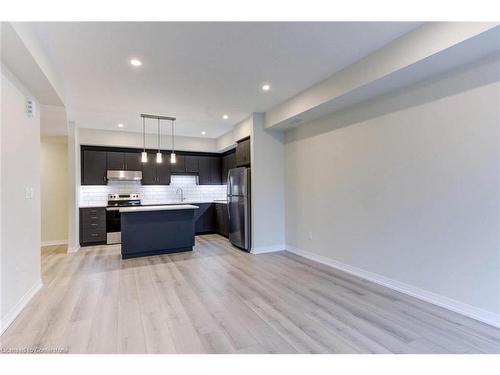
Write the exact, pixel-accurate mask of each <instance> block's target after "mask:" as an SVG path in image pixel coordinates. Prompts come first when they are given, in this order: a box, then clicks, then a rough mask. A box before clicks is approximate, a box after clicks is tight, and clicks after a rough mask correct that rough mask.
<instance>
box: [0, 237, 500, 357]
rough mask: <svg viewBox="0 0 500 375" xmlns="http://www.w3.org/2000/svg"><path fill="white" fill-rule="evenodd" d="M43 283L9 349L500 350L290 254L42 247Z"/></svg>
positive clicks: (218, 240) (207, 248) (440, 313)
mask: <svg viewBox="0 0 500 375" xmlns="http://www.w3.org/2000/svg"><path fill="white" fill-rule="evenodd" d="M42 272H43V282H44V286H43V288H42V289H41V291H40V292H39V293H38V294H37V295H36V296H35V297H34V299H33V300H32V301H31V302H30V303H29V305H28V306H27V307H26V308H25V309H24V310H23V312H22V313H21V314H20V315H19V316H18V318H17V319H16V320H15V321H14V323H13V324H12V325H11V326H10V327H9V329H8V330H7V331H6V332H5V333H4V335H3V336H2V337H1V338H0V346H1V347H2V348H4V349H5V348H45V349H58V348H60V349H65V350H68V351H69V352H70V353H500V330H498V329H496V328H493V327H491V326H488V325H486V324H483V323H480V322H477V321H475V320H472V319H469V318H466V317H463V316H461V315H459V314H456V313H453V312H450V311H447V310H445V309H442V308H439V307H436V306H433V305H431V304H428V303H425V302H422V301H419V300H417V299H415V298H412V297H409V296H406V295H404V294H401V293H398V292H395V291H392V290H390V289H387V288H384V287H381V286H379V285H376V284H373V283H370V282H367V281H364V280H362V279H359V278H357V277H354V276H351V275H349V274H346V273H343V272H340V271H337V270H335V269H332V268H330V267H327V266H324V265H321V264H318V263H315V262H312V261H309V260H307V259H304V258H302V257H299V256H296V255H294V254H292V253H289V252H279V253H271V254H263V255H251V254H248V253H245V252H242V251H240V250H237V249H234V248H233V247H232V246H231V245H230V244H229V242H228V241H227V240H226V239H225V238H223V237H221V236H218V235H207V236H199V237H196V247H195V249H194V251H193V252H189V253H179V254H174V255H163V256H156V257H148V258H139V259H130V260H121V258H120V247H119V246H118V245H116V246H97V247H92V248H82V249H81V250H80V251H79V252H78V253H75V254H69V255H67V254H66V249H65V247H50V248H44V249H43V250H42Z"/></svg>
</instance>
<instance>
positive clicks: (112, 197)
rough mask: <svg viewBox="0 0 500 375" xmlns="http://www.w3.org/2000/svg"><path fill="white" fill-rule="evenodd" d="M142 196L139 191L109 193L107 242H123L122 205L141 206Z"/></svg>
mask: <svg viewBox="0 0 500 375" xmlns="http://www.w3.org/2000/svg"><path fill="white" fill-rule="evenodd" d="M140 205H141V197H140V195H139V194H137V193H131V194H109V195H108V205H107V206H106V243H107V244H108V245H111V244H117V243H121V223H120V211H119V210H120V207H130V206H140Z"/></svg>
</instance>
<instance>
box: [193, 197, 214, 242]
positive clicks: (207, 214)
mask: <svg viewBox="0 0 500 375" xmlns="http://www.w3.org/2000/svg"><path fill="white" fill-rule="evenodd" d="M196 205H197V206H198V207H199V208H198V209H197V210H196V211H195V214H194V220H195V221H194V222H195V224H194V231H195V234H204V233H214V232H215V229H216V222H215V205H214V204H213V203H197V204H196Z"/></svg>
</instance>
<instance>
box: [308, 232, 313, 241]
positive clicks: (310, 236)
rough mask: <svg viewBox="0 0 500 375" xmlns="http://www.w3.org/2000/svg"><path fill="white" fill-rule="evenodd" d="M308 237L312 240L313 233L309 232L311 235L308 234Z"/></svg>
mask: <svg viewBox="0 0 500 375" xmlns="http://www.w3.org/2000/svg"><path fill="white" fill-rule="evenodd" d="M307 237H309V239H310V240H312V239H313V232H311V231H309V233H308V234H307Z"/></svg>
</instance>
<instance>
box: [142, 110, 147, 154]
mask: <svg viewBox="0 0 500 375" xmlns="http://www.w3.org/2000/svg"><path fill="white" fill-rule="evenodd" d="M142 147H143V148H144V152H146V119H145V118H144V117H143V118H142Z"/></svg>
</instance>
